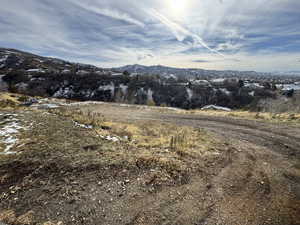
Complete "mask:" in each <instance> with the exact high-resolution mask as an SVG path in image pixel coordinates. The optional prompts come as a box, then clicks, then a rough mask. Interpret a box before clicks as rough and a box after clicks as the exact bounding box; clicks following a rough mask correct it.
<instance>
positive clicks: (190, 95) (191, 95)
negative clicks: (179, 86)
mask: <svg viewBox="0 0 300 225" xmlns="http://www.w3.org/2000/svg"><path fill="white" fill-rule="evenodd" d="M186 91H187V94H188V100H189V101H191V100H192V98H193V95H194V92H193V90H192V89H190V88H187V89H186Z"/></svg>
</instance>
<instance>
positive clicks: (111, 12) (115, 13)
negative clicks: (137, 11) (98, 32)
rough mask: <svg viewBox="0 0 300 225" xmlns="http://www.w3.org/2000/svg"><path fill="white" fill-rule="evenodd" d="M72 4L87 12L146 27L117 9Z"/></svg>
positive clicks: (75, 2) (79, 2)
mask: <svg viewBox="0 0 300 225" xmlns="http://www.w3.org/2000/svg"><path fill="white" fill-rule="evenodd" d="M72 2H73V3H74V4H76V5H78V6H80V7H82V8H83V9H85V10H88V11H91V12H94V13H97V14H99V15H102V16H107V17H111V18H113V19H116V20H122V21H125V22H127V23H130V24H135V25H137V26H140V27H144V26H145V24H144V23H143V22H141V21H139V20H137V19H135V18H133V17H132V16H130V15H129V14H127V13H124V12H121V11H119V10H117V9H110V8H101V7H98V6H97V5H96V4H94V5H90V4H85V2H84V1H72Z"/></svg>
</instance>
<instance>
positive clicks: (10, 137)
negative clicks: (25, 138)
mask: <svg viewBox="0 0 300 225" xmlns="http://www.w3.org/2000/svg"><path fill="white" fill-rule="evenodd" d="M3 115H5V116H6V117H7V118H6V119H4V120H3V122H4V124H5V125H4V126H3V127H2V128H0V142H2V143H3V144H4V145H5V146H6V147H5V149H4V151H3V152H1V153H0V154H4V155H9V154H16V152H13V151H10V150H11V149H12V148H13V147H14V146H15V145H16V144H17V143H18V141H19V140H18V138H17V137H16V135H17V134H18V133H19V130H26V128H24V127H22V126H20V125H19V120H18V119H17V118H15V116H16V114H1V116H3Z"/></svg>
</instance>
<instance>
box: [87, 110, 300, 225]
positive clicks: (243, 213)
mask: <svg viewBox="0 0 300 225" xmlns="http://www.w3.org/2000/svg"><path fill="white" fill-rule="evenodd" d="M116 109H117V110H116ZM89 110H95V111H98V112H100V113H102V114H103V115H105V117H108V118H111V119H113V120H119V121H131V120H158V121H162V122H170V123H175V124H178V125H186V126H192V127H197V128H201V129H205V130H208V131H211V132H213V133H214V134H217V135H218V137H219V138H220V139H223V140H224V142H225V143H228V144H230V145H231V146H233V147H232V148H233V149H234V154H232V158H231V159H230V163H228V164H227V165H226V167H225V168H222V170H221V171H220V173H219V174H216V175H215V176H214V177H213V178H212V180H213V181H212V187H213V188H211V189H210V191H209V192H210V193H213V194H212V196H213V197H212V198H213V199H215V200H216V199H218V200H216V202H214V204H213V205H214V207H212V209H211V211H209V213H208V215H207V218H205V219H203V220H201V221H200V222H199V223H197V224H300V128H299V127H296V126H290V125H286V124H279V123H278V124H272V123H265V122H259V121H253V120H243V119H236V118H229V117H214V116H200V115H182V114H178V113H172V112H169V113H160V112H155V111H153V110H141V109H139V107H126V106H123V107H119V106H117V105H103V106H94V107H92V108H89ZM179 224H180V223H179Z"/></svg>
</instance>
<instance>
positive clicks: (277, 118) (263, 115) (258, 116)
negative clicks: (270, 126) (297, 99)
mask: <svg viewBox="0 0 300 225" xmlns="http://www.w3.org/2000/svg"><path fill="white" fill-rule="evenodd" d="M179 113H184V114H196V115H208V116H221V117H236V118H242V119H250V120H261V121H267V122H275V123H276V122H284V123H300V114H296V113H270V112H249V111H238V110H237V111H231V112H223V111H214V110H190V111H184V112H179Z"/></svg>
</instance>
